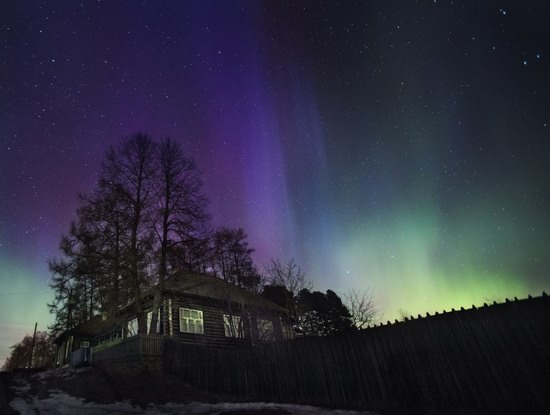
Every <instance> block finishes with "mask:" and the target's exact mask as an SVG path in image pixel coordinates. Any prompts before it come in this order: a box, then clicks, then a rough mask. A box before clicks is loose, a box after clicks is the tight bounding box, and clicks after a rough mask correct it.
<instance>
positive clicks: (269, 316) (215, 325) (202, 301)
mask: <svg viewBox="0 0 550 415" xmlns="http://www.w3.org/2000/svg"><path fill="white" fill-rule="evenodd" d="M169 295H170V298H171V299H172V316H173V317H172V327H171V328H172V332H173V337H174V338H178V339H180V340H181V341H184V342H185V343H190V344H202V345H211V346H233V345H239V344H240V345H242V344H247V343H249V342H250V341H251V340H252V339H251V337H250V335H251V334H250V333H252V336H254V337H255V339H257V337H258V331H257V329H256V318H262V319H266V320H270V321H271V322H272V323H273V330H274V336H275V339H277V340H282V339H283V334H282V328H281V321H280V316H279V315H278V314H277V313H275V312H273V311H268V310H257V309H253V310H246V309H245V310H244V312H243V310H242V308H241V306H239V305H238V304H231V308H230V307H229V306H227V305H226V304H224V301H220V300H214V299H210V298H205V297H193V296H187V295H185V294H177V293H170V294H169ZM180 308H190V309H194V310H201V311H202V313H203V328H204V334H194V333H184V332H181V331H180ZM224 314H232V315H236V316H241V318H242V319H243V321H244V323H243V324H244V325H245V338H244V339H236V338H231V337H226V336H225V329H224V323H223V315H224ZM249 314H252V315H251V316H250V320H249ZM169 329H170V328H169V327H168V330H167V332H169Z"/></svg>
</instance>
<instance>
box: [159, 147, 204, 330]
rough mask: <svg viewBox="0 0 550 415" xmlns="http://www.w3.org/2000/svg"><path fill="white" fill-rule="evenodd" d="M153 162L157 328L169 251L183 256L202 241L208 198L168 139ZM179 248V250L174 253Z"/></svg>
mask: <svg viewBox="0 0 550 415" xmlns="http://www.w3.org/2000/svg"><path fill="white" fill-rule="evenodd" d="M156 161H157V169H156V170H157V175H156V177H155V185H154V189H155V194H156V212H155V215H154V228H155V232H156V235H157V238H158V242H159V267H158V284H157V286H156V289H155V296H154V301H153V314H152V323H151V327H156V326H157V321H156V320H157V316H158V312H157V310H158V309H159V306H160V304H161V303H162V298H161V296H162V291H163V290H164V280H165V278H166V276H167V274H168V254H169V252H173V253H174V252H179V253H180V254H182V253H185V248H188V247H190V246H196V243H197V241H203V240H205V239H206V235H207V234H208V233H209V219H210V216H209V215H208V213H207V212H206V207H207V205H208V199H207V198H206V196H205V195H204V194H203V193H202V191H201V187H202V179H201V175H200V171H199V170H198V169H197V167H196V164H195V162H194V160H192V159H190V158H188V157H186V156H185V155H184V154H183V151H182V150H181V147H180V145H179V144H177V143H175V142H173V141H171V140H170V139H169V138H167V139H165V140H164V141H162V142H161V144H160V146H159V148H158V153H157V160H156ZM178 245H179V246H180V249H179V250H178V251H176V250H175V247H176V246H178ZM161 319H162V320H164V317H161ZM162 330H163V325H162V324H161V331H162Z"/></svg>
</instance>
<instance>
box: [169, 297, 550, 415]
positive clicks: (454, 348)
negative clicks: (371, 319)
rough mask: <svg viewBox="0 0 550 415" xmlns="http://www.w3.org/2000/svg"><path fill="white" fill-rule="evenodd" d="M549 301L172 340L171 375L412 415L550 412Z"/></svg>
mask: <svg viewBox="0 0 550 415" xmlns="http://www.w3.org/2000/svg"><path fill="white" fill-rule="evenodd" d="M549 316H550V300H549V298H548V296H546V295H543V296H542V297H538V298H534V299H532V298H529V299H527V300H521V301H517V300H516V301H507V302H506V303H503V304H495V305H492V306H485V307H481V308H472V309H469V310H461V311H454V310H453V311H452V312H448V313H444V314H439V315H435V316H427V317H424V318H417V319H412V320H409V321H407V322H402V323H395V324H386V325H381V326H379V327H374V328H370V329H367V330H363V331H360V332H355V333H350V334H347V335H340V336H329V337H325V338H321V337H306V338H301V339H296V340H294V341H293V342H286V343H274V344H266V345H262V346H256V347H248V348H237V349H221V348H214V347H204V346H198V345H190V344H183V343H180V342H177V341H175V340H170V339H168V340H167V341H166V343H165V346H164V347H165V348H164V354H163V362H164V366H165V368H166V369H168V370H169V371H171V372H173V373H176V374H178V375H179V376H180V377H181V378H183V379H184V380H185V381H186V382H188V383H189V384H191V385H193V386H195V387H198V388H201V389H203V390H206V391H209V392H214V393H219V394H222V395H229V396H233V397H238V398H239V399H249V400H267V401H275V402H295V403H307V404H316V405H326V406H337V407H350V408H360V409H374V410H376V409H382V410H389V411H393V410H394V411H398V412H411V413H441V412H446V413H476V412H477V413H490V412H497V413H498V412H500V413H542V412H544V411H545V410H547V409H548V408H550V393H549V391H550V319H549V318H548V317H549Z"/></svg>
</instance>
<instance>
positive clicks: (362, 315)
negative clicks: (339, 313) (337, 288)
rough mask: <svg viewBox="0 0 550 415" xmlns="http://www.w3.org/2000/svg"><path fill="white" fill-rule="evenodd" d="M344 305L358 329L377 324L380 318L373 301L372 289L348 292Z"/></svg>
mask: <svg viewBox="0 0 550 415" xmlns="http://www.w3.org/2000/svg"><path fill="white" fill-rule="evenodd" d="M344 303H345V304H346V307H347V308H348V310H349V312H350V314H351V321H352V322H353V325H354V326H355V327H357V328H358V329H362V328H365V327H367V326H368V325H370V324H373V323H376V322H377V321H378V318H379V311H378V309H377V308H376V306H375V304H374V300H373V292H372V290H371V289H366V290H363V291H357V290H348V291H347V292H346V293H344Z"/></svg>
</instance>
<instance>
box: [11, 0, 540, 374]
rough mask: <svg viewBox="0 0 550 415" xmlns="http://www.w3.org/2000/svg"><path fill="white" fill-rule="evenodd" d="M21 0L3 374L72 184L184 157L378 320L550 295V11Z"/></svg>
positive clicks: (43, 282) (214, 198)
mask: <svg viewBox="0 0 550 415" xmlns="http://www.w3.org/2000/svg"><path fill="white" fill-rule="evenodd" d="M160 3H161V2H157V1H150V2H146V1H141V2H139V1H133V2H131V1H103V2H97V1H94V2H92V1H83V2H76V1H63V2H61V1H59V2H55V1H49V2H45V1H40V2H39V1H19V0H9V1H3V2H2V11H1V12H0V365H1V364H2V363H3V360H4V358H5V357H6V356H7V355H8V353H9V348H8V347H9V346H10V345H13V344H14V343H16V342H18V341H19V340H21V339H22V337H23V336H24V335H25V334H26V333H31V332H32V329H33V327H34V323H35V322H36V321H37V322H38V324H39V327H38V328H39V330H40V329H41V330H45V329H46V326H47V324H49V323H50V322H51V321H52V316H50V315H49V314H48V311H47V307H46V303H47V302H48V301H51V300H52V298H53V293H52V292H51V291H50V290H49V288H48V285H47V284H48V281H49V280H50V278H51V274H50V273H49V271H48V269H47V260H48V259H49V258H53V257H58V256H59V255H60V254H59V250H58V245H59V241H60V237H61V234H62V233H66V232H67V231H68V229H69V223H70V221H71V220H72V219H73V218H74V213H75V210H76V207H77V198H76V195H77V193H78V192H81V193H89V192H90V191H91V190H92V189H93V188H94V187H95V186H96V180H97V177H98V176H97V175H98V172H99V167H100V163H101V160H102V159H103V156H104V153H105V151H106V150H107V149H108V147H109V146H110V145H111V144H116V143H117V142H118V141H119V140H120V138H121V137H127V136H129V135H131V134H133V133H136V132H138V131H142V132H146V133H148V134H150V135H151V136H152V137H153V138H155V139H159V140H160V139H162V138H164V137H166V136H170V137H172V138H173V139H174V140H176V141H177V142H179V143H181V145H182V147H183V149H184V151H185V152H186V153H187V154H188V155H189V156H192V157H194V158H195V159H196V161H197V163H198V165H199V167H200V169H201V170H202V171H203V178H204V190H205V192H206V193H207V194H208V196H209V198H210V200H211V205H210V209H209V210H210V212H211V214H212V217H213V223H214V224H215V225H217V226H220V225H224V226H229V227H238V226H241V227H244V228H245V230H246V231H247V233H248V235H249V242H250V245H251V246H252V247H255V248H256V252H255V256H254V258H255V260H256V263H257V265H258V266H259V267H260V268H263V265H264V264H267V262H268V261H269V259H270V258H271V257H275V258H279V259H281V260H283V261H286V260H287V259H290V258H295V259H296V261H297V263H298V264H299V265H300V266H301V267H302V268H303V270H304V271H305V273H306V277H307V278H308V279H310V280H312V281H313V283H314V287H315V288H316V289H319V290H323V291H324V290H326V289H328V288H331V289H334V290H335V291H336V292H337V293H340V294H342V293H343V292H345V291H346V290H347V289H350V288H353V289H366V288H369V287H370V288H371V289H372V290H373V291H374V295H375V296H374V298H375V301H376V303H377V305H378V307H379V308H380V309H381V311H382V312H383V321H386V320H393V319H395V318H396V317H398V315H399V310H400V309H401V310H402V311H406V312H407V313H409V314H413V315H417V314H419V313H422V314H424V313H425V312H433V311H436V310H439V311H442V310H443V309H447V310H449V309H450V308H451V307H455V308H457V307H460V306H465V307H470V306H471V305H472V304H482V303H483V302H488V301H493V300H503V299H504V298H505V297H509V298H513V297H514V296H517V297H519V298H521V297H526V296H527V295H528V294H532V295H540V294H541V293H542V291H543V290H546V291H548V290H549V289H550V273H549V264H550V260H549V258H550V217H549V216H550V215H549V210H550V168H549V166H550V3H548V2H547V1H543V0H529V1H520V0H517V1H503V0H501V1H491V0H489V1H466V2H462V1H443V0H437V1H435V0H430V1H428V0H426V1H412V0H408V1H405V0H401V1H387V0H379V1H342V2H337V1H292V2H287V1H275V0H273V1H267V2H262V1H252V0H251V1H217V2H212V1H204V0H201V1H194V2H191V1H167V2H162V4H160Z"/></svg>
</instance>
